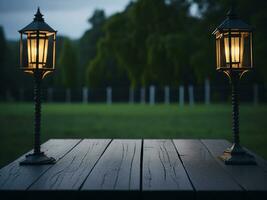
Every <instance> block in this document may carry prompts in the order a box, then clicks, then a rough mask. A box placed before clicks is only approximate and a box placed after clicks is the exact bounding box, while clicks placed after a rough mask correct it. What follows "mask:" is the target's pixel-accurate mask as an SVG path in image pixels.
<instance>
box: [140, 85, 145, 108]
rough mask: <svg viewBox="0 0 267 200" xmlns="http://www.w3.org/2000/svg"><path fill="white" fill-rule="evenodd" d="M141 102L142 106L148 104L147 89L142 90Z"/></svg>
mask: <svg viewBox="0 0 267 200" xmlns="http://www.w3.org/2000/svg"><path fill="white" fill-rule="evenodd" d="M140 102H141V103H142V104H145V103H146V88H145V87H141V90H140Z"/></svg>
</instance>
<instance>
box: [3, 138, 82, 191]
mask: <svg viewBox="0 0 267 200" xmlns="http://www.w3.org/2000/svg"><path fill="white" fill-rule="evenodd" d="M79 142H80V140H78V139H74V140H72V139H66V140H58V139H55V140H49V141H47V142H46V143H44V144H43V145H42V146H41V150H42V151H44V152H45V153H46V154H47V155H48V156H52V157H54V158H55V159H56V160H59V159H61V158H62V157H64V155H65V154H66V153H68V152H69V151H70V150H71V149H72V148H73V147H75V145H77V144H78V143H79ZM31 152H32V151H31ZM31 152H29V153H31ZM27 154H28V153H27ZM27 154H25V155H27ZM25 155H23V156H21V157H20V158H18V159H17V160H15V161H14V162H12V163H10V164H9V165H7V166H5V167H3V168H2V169H1V170H0V190H26V189H27V188H28V187H29V186H30V185H31V184H32V183H33V182H34V181H36V180H37V179H38V178H39V177H40V176H41V175H42V174H43V173H45V172H46V171H47V170H48V169H49V168H50V167H52V165H40V166H30V165H28V166H20V165H19V162H20V161H22V160H23V159H24V157H25Z"/></svg>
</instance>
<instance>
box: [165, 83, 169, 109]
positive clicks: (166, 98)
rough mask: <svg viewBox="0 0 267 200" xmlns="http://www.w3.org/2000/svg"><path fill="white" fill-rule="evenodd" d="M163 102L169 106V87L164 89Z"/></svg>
mask: <svg viewBox="0 0 267 200" xmlns="http://www.w3.org/2000/svg"><path fill="white" fill-rule="evenodd" d="M164 102H165V104H167V105H169V104H170V87H169V86H165V87H164Z"/></svg>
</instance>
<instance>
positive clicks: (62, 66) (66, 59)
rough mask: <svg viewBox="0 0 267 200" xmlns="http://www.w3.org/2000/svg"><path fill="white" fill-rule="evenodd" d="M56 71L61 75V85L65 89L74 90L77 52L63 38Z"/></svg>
mask: <svg viewBox="0 0 267 200" xmlns="http://www.w3.org/2000/svg"><path fill="white" fill-rule="evenodd" d="M58 65H59V66H58V70H60V73H61V83H62V85H63V86H64V87H66V88H74V87H76V86H77V84H78V78H77V70H78V69H77V66H78V61H77V52H76V51H75V48H74V46H73V44H72V41H71V40H70V39H67V38H65V39H64V44H63V48H62V51H61V54H60V58H59V63H58Z"/></svg>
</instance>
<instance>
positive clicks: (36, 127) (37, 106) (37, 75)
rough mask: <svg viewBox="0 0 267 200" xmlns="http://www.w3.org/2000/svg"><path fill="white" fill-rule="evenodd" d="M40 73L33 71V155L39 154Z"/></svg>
mask: <svg viewBox="0 0 267 200" xmlns="http://www.w3.org/2000/svg"><path fill="white" fill-rule="evenodd" d="M41 75H42V74H41V72H40V71H39V70H38V71H35V73H34V82H35V85H34V102H35V119H34V153H35V154H38V153H40V152H41V150H40V145H41V141H40V140H41V139H40V130H41V95H42V91H41V80H42V76H41Z"/></svg>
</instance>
